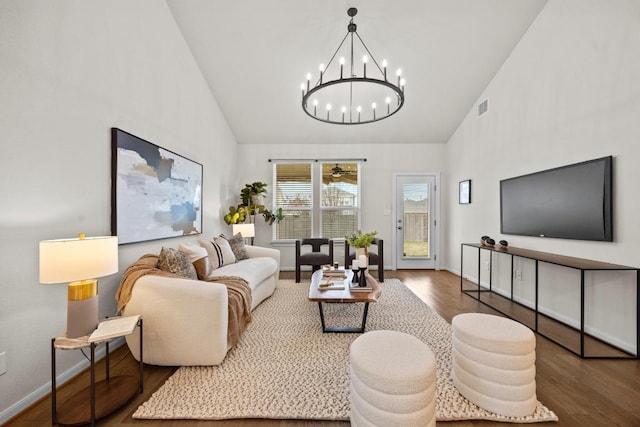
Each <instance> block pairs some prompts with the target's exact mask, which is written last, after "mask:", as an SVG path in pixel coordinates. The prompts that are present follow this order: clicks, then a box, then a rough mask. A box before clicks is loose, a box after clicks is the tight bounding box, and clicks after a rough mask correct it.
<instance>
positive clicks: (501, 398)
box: [451, 313, 537, 417]
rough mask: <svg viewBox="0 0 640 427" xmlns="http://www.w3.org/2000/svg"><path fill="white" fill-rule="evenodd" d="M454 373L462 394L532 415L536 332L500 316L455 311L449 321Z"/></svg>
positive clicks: (491, 407)
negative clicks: (451, 333)
mask: <svg viewBox="0 0 640 427" xmlns="http://www.w3.org/2000/svg"><path fill="white" fill-rule="evenodd" d="M451 329H452V332H453V336H452V345H453V348H452V356H453V363H452V372H451V373H452V377H453V382H454V384H455V386H456V388H457V389H458V391H459V392H460V394H461V395H463V396H464V397H466V398H467V399H468V400H470V401H471V402H473V403H475V404H476V405H478V406H479V407H481V408H483V409H486V410H487V411H491V412H494V413H496V414H500V415H504V416H509V417H524V416H527V415H531V414H532V413H533V412H534V411H535V409H536V404H537V399H536V367H535V362H536V338H535V335H534V334H533V332H532V331H531V329H529V328H527V327H526V326H524V325H522V324H520V323H518V322H516V321H514V320H510V319H507V318H504V317H499V316H493V315H491V314H482V313H465V314H459V315H457V316H455V317H454V318H453V320H452V321H451Z"/></svg>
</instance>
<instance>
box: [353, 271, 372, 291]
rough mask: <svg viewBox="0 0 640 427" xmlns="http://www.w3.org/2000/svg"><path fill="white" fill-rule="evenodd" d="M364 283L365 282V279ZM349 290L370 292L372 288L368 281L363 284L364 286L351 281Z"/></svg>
mask: <svg viewBox="0 0 640 427" xmlns="http://www.w3.org/2000/svg"><path fill="white" fill-rule="evenodd" d="M363 274H364V273H363ZM365 283H366V281H365ZM350 291H351V292H371V291H373V288H372V287H371V285H370V284H369V283H366V285H364V286H360V285H359V284H358V283H351V288H350Z"/></svg>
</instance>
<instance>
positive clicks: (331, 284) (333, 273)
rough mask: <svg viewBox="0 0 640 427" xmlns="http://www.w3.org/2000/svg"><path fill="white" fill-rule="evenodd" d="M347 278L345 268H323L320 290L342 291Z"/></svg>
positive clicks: (319, 284)
mask: <svg viewBox="0 0 640 427" xmlns="http://www.w3.org/2000/svg"><path fill="white" fill-rule="evenodd" d="M346 278H347V276H346V274H345V271H344V268H333V267H329V266H325V267H322V279H320V283H318V289H320V290H342V289H344V282H345V279H346Z"/></svg>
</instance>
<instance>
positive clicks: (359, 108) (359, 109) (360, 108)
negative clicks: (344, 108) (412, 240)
mask: <svg viewBox="0 0 640 427" xmlns="http://www.w3.org/2000/svg"><path fill="white" fill-rule="evenodd" d="M356 110H357V111H358V113H359V112H361V111H362V107H361V106H359V105H358V108H357V109H356Z"/></svg>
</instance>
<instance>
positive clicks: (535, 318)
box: [460, 243, 640, 359]
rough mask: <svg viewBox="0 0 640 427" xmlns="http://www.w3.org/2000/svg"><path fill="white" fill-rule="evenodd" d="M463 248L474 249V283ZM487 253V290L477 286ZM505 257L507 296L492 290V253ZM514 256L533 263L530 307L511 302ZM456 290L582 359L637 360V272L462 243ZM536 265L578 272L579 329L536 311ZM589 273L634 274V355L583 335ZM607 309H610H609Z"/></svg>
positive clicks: (639, 323) (639, 326) (639, 325)
mask: <svg viewBox="0 0 640 427" xmlns="http://www.w3.org/2000/svg"><path fill="white" fill-rule="evenodd" d="M465 247H468V248H475V249H477V251H478V261H477V267H478V269H477V283H474V282H471V281H469V280H467V279H465V275H464V252H465ZM483 250H484V251H489V261H488V262H489V282H488V287H487V286H484V287H483V286H482V285H481V280H480V278H481V255H482V251H483ZM496 253H497V254H505V255H508V256H510V262H511V279H510V280H511V283H510V285H511V290H510V292H509V293H508V295H506V296H505V295H503V294H502V293H498V292H495V291H494V289H493V283H492V282H493V280H492V279H493V278H492V275H493V258H494V254H496ZM514 257H519V258H525V259H529V260H532V261H533V262H534V268H535V279H534V286H535V297H534V301H533V302H532V307H528V306H526V305H524V304H521V303H520V302H518V301H516V300H515V299H514V262H513V260H514ZM460 263H461V266H460V290H461V291H462V292H464V293H465V294H467V295H469V296H470V297H472V298H474V299H476V300H478V301H479V302H481V303H483V304H485V305H487V306H489V307H491V308H493V309H494V310H496V311H498V312H500V313H502V314H503V315H505V316H507V317H510V318H512V319H514V320H517V321H519V322H520V323H522V324H524V325H525V326H528V327H529V328H531V329H532V330H534V331H535V332H536V333H538V334H540V335H542V336H544V337H545V338H547V339H549V340H551V341H553V342H555V343H556V344H558V345H560V346H561V347H563V348H565V349H566V350H568V351H571V352H572V353H574V354H576V355H578V356H580V357H582V358H585V359H591V358H606V359H638V358H639V356H638V344H639V343H640V316H639V313H638V308H639V307H640V292H639V291H640V269H639V268H637V267H628V266H624V265H617V264H610V263H605V262H600V261H593V260H588V259H583V258H575V257H570V256H564V255H557V254H552V253H547V252H540V251H533V250H528V249H522V248H515V247H508V248H496V247H489V246H485V245H481V244H477V243H462V244H461V248H460ZM539 263H547V264H553V265H557V266H561V267H566V268H571V269H574V270H578V271H579V272H580V296H579V298H580V319H579V323H580V326H579V328H577V327H575V326H571V325H569V324H567V323H566V322H563V321H562V320H559V319H557V318H554V317H553V316H550V315H548V314H545V313H542V312H541V311H540V310H539V305H538V303H539V301H538V300H539V283H538V282H539V274H538V267H539ZM589 271H634V272H635V283H634V284H635V291H636V292H635V294H636V302H635V319H633V320H632V321H634V322H635V325H636V344H635V347H636V348H635V352H629V351H628V350H624V349H620V348H618V347H617V346H615V345H613V344H611V343H609V342H605V341H603V340H601V339H598V338H597V337H594V336H592V335H590V334H588V333H587V332H585V273H586V272H589ZM611 309H614V308H613V307H611ZM587 349H588V351H587Z"/></svg>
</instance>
